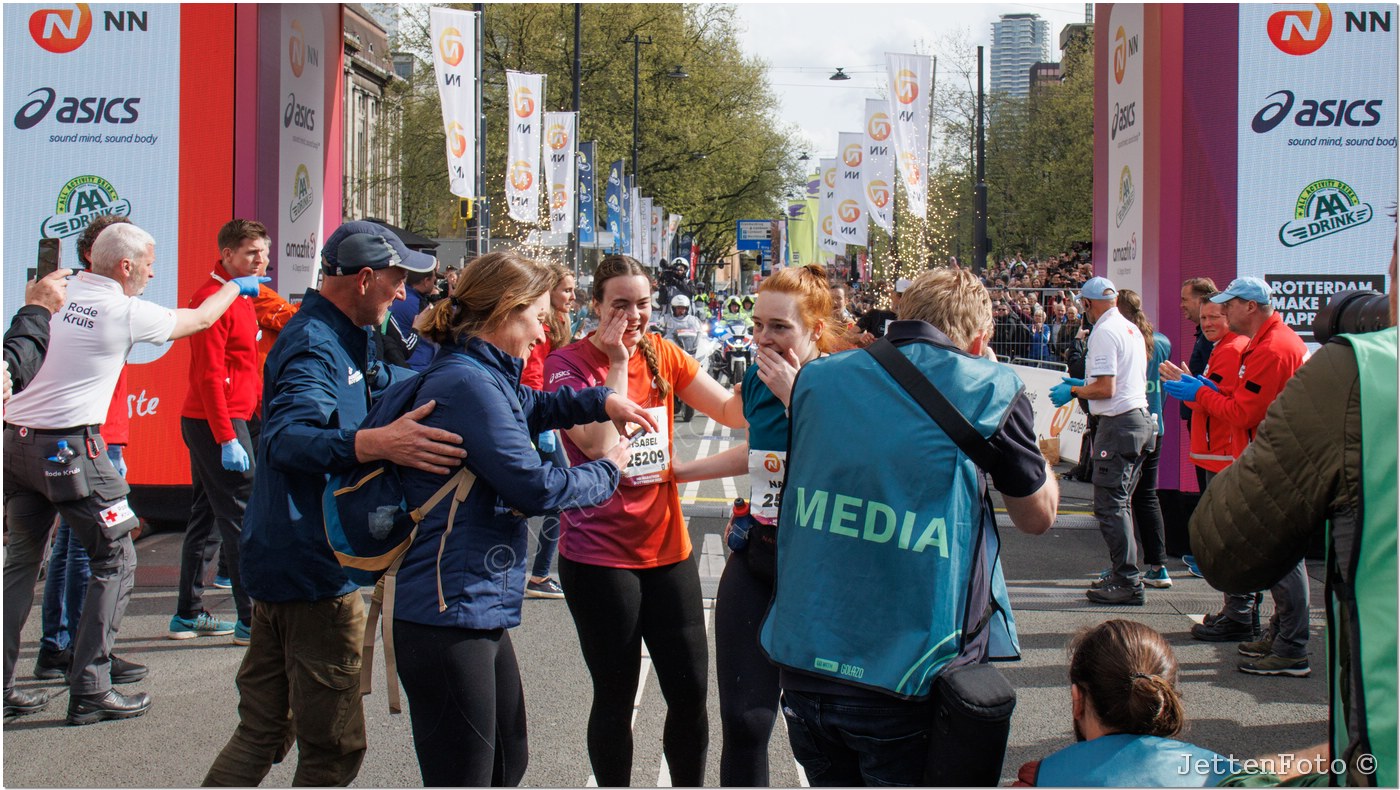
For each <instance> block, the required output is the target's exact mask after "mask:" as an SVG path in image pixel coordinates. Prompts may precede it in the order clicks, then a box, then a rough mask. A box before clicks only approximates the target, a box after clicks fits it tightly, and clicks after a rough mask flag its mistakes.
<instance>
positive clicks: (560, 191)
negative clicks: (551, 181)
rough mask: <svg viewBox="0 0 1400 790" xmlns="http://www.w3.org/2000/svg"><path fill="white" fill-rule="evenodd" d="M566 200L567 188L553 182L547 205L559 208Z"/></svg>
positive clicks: (567, 196) (567, 200) (567, 198)
mask: <svg viewBox="0 0 1400 790" xmlns="http://www.w3.org/2000/svg"><path fill="white" fill-rule="evenodd" d="M568 202H569V190H567V189H565V188H564V185H563V184H555V185H554V189H553V191H552V193H551V194H550V197H549V207H550V208H552V209H561V208H563V207H564V206H565V205H566V204H567V203H568Z"/></svg>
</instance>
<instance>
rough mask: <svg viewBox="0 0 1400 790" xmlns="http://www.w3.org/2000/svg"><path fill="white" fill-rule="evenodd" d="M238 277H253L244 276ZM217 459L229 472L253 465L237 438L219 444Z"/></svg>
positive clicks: (244, 469) (241, 470)
mask: <svg viewBox="0 0 1400 790" xmlns="http://www.w3.org/2000/svg"><path fill="white" fill-rule="evenodd" d="M240 279H255V278H251V277H244V278H240ZM219 447H220V451H219V460H220V461H222V462H223V465H224V468H225V469H227V470H229V471H230V472H246V471H248V468H249V467H251V466H252V465H253V463H252V461H251V460H249V458H248V451H247V450H244V449H243V445H241V444H239V443H238V440H237V439H229V440H228V441H226V442H224V443H223V444H221V445H219Z"/></svg>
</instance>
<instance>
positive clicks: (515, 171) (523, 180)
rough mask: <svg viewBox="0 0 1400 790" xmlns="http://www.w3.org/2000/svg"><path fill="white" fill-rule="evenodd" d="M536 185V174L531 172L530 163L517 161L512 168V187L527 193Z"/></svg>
mask: <svg viewBox="0 0 1400 790" xmlns="http://www.w3.org/2000/svg"><path fill="white" fill-rule="evenodd" d="M534 183H535V174H534V173H532V172H530V163H529V162H527V161H525V160H524V159H520V160H517V161H516V162H515V163H514V164H512V165H511V166H510V185H511V186H512V187H514V188H515V189H516V190H518V191H521V192H523V191H525V190H527V189H529V188H530V187H531V186H532V185H533V184H534Z"/></svg>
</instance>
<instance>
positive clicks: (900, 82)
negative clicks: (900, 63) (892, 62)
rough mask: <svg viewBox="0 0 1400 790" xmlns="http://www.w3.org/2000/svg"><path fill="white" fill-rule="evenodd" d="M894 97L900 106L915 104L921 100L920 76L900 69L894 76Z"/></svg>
mask: <svg viewBox="0 0 1400 790" xmlns="http://www.w3.org/2000/svg"><path fill="white" fill-rule="evenodd" d="M894 97H895V98H896V99H898V100H899V103H900V104H913V103H914V100H915V99H917V98H919V75H917V74H915V73H914V72H912V71H910V70H909V69H900V70H899V73H897V74H895V75H894Z"/></svg>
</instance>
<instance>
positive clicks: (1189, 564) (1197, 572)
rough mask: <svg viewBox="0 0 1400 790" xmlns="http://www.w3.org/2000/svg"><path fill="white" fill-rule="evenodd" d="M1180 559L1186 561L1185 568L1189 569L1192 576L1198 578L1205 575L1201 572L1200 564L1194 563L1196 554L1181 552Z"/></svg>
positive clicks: (1202, 577)
mask: <svg viewBox="0 0 1400 790" xmlns="http://www.w3.org/2000/svg"><path fill="white" fill-rule="evenodd" d="M1181 561H1182V562H1184V563H1186V570H1187V571H1189V572H1190V573H1191V575H1192V576H1195V577H1197V578H1199V579H1204V578H1205V577H1206V575H1205V574H1204V573H1201V568H1200V566H1198V565H1197V564H1196V555H1194V554H1183V555H1181Z"/></svg>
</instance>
